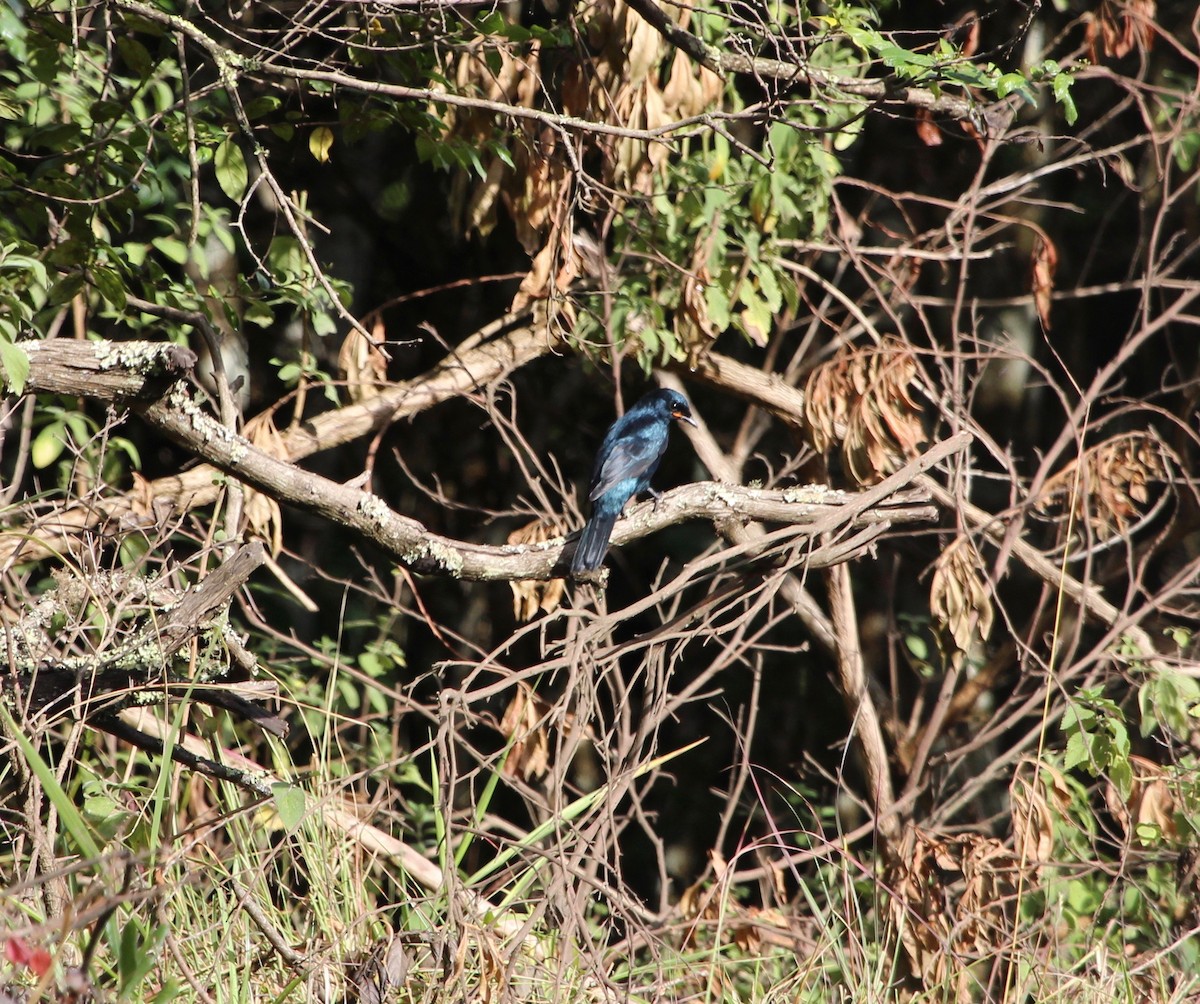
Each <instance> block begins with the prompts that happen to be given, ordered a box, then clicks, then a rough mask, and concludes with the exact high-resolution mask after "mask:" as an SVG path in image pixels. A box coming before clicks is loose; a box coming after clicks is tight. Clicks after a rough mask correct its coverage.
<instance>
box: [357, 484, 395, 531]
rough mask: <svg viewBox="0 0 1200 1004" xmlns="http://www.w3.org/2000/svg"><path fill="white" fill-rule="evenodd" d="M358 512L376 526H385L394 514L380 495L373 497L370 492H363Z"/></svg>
mask: <svg viewBox="0 0 1200 1004" xmlns="http://www.w3.org/2000/svg"><path fill="white" fill-rule="evenodd" d="M358 511H359V512H361V513H362V514H363V515H364V516H366V517H367V519H369V520H370V521H371V522H372V523H374V524H375V525H376V526H383V525H385V524H386V523H387V521H388V517H389V516H391V514H392V510H391V509H390V508H388V504H387V503H386V502H384V501H383V499H381V498H380V497H379V496H378V495H372V494H371V493H370V492H363V493H362V495H360V496H359V499H358Z"/></svg>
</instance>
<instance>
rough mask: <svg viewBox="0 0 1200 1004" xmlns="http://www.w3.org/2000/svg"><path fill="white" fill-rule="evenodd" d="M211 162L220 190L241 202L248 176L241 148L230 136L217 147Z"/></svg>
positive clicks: (235, 200)
mask: <svg viewBox="0 0 1200 1004" xmlns="http://www.w3.org/2000/svg"><path fill="white" fill-rule="evenodd" d="M213 164H214V166H215V167H216V169H217V184H218V185H220V186H221V191H222V192H224V193H225V194H226V195H228V196H229V197H230V198H231V199H232V200H233V201H234V202H241V201H242V196H243V195H245V194H246V184H247V182H248V181H249V179H250V176H249V173H248V172H247V170H246V158H245V157H244V156H243V155H242V148H241V147H240V146H238V145H237V143H235V142H234V140H233V138H232V137H230V138H229V139H227V140H225V142H224V143H222V144H221V145H220V146H219V147H217V152H216V154H215V155H214V156H213Z"/></svg>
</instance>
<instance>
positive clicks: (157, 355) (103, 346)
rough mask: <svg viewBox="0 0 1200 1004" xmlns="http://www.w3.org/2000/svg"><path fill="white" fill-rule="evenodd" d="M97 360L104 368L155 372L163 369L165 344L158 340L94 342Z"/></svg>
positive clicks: (144, 372)
mask: <svg viewBox="0 0 1200 1004" xmlns="http://www.w3.org/2000/svg"><path fill="white" fill-rule="evenodd" d="M93 344H94V345H95V347H96V348H95V352H96V362H97V363H99V365H100V368H101V369H102V370H115V369H122V370H129V371H131V372H133V373H142V374H146V373H153V372H156V371H157V370H160V369H162V364H163V349H164V348H165V346H164V345H162V344H160V343H158V342H110V341H101V342H94V343H93Z"/></svg>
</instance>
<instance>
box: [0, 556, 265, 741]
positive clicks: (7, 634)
mask: <svg viewBox="0 0 1200 1004" xmlns="http://www.w3.org/2000/svg"><path fill="white" fill-rule="evenodd" d="M265 557H266V551H265V549H264V548H263V545H262V544H261V543H260V542H259V541H253V542H251V543H249V544H246V545H244V546H243V547H241V548H239V549H238V550H237V551H236V552H235V553H234V554H233V556H232V557H231V558H229V560H227V561H226V562H224V563H223V564H221V565H219V566H218V567H217V568H215V569H214V570H213V571H211V572H210V573H209V574H208V575H207V576H205V577H204V578H203V579H202V580H201V581H200V582H197V583H196V584H195V585H193V586H192V587H191V588H190V589H188V590H186V591H185V592H184V593H183V594H182V595H181V596H178V597H176V596H174V595H170V594H167V595H164V596H157V595H155V594H147V595H146V596H145V597H144V598H142V599H141V602H142V603H143V604H144V606H145V613H144V615H143V616H141V617H140V618H139V620H140V621H141V622H142V624H143V626H142V627H141V628H140V629H139V630H137V631H136V632H135V633H133V634H132V635H130V636H129V637H127V638H125V639H122V640H119V641H115V642H113V643H112V644H109V645H107V646H105V647H104V648H103V649H102V650H101V651H98V652H96V653H90V654H87V655H64V654H61V653H60V652H59V651H58V643H59V639H58V637H57V635H58V633H60V632H55V631H54V630H53V627H52V625H53V624H54V623H55V618H56V617H62V616H64V614H66V613H67V612H68V611H70V610H73V609H75V608H77V607H80V606H81V604H80V599H81V597H80V596H76V597H75V598H74V599H72V598H71V596H70V593H71V591H72V588H73V587H78V589H77V590H75V591H78V592H81V593H82V594H83V595H82V598H84V599H86V598H88V597H95V596H98V595H100V594H102V593H104V592H108V591H111V590H112V589H119V590H121V591H122V592H123V593H124V591H125V589H126V588H132V587H133V585H134V584H135V583H140V584H141V585H142V586H144V582H143V581H142V580H140V579H136V578H135V577H132V576H129V577H124V578H123V579H122V580H121V581H116V580H117V576H119V575H120V573H116V575H114V576H112V578H113V580H114V581H113V582H111V583H109V587H110V589H100V588H98V587H97V585H96V583H95V582H92V581H80V580H70V581H66V582H64V583H62V584H60V586H59V587H58V588H56V589H54V590H52V591H50V592H49V593H47V594H45V595H44V596H43V597H42V598H41V599H40V600H39V602H38V603H36V604H34V605H33V606H31V607H30V608H29V610H28V611H27V612H26V614H25V616H24V617H22V618H21V620H20V621H19V622H18V623H16V624H13V625H10V626H7V627H6V628H5V629H4V630H3V631H2V632H0V661H3V662H4V664H6V665H7V666H8V667H9V669H10V674H11V675H10V676H9V680H10V681H11V682H10V683H9V684H8V690H7V693H6V694H5V696H6V697H7V698H8V699H9V701H10V703H13V704H15V705H16V706H17V708H18V709H19V710H20V712H21V715H22V717H23V718H25V719H28V718H34V717H38V716H40V715H46V716H50V717H56V716H60V715H63V714H66V713H67V712H68V711H70V713H71V714H72V715H73V716H74V717H76V718H80V719H83V718H87V717H89V716H92V715H96V714H99V713H102V712H112V711H113V710H114V709H115V708H118V707H121V706H123V705H125V704H128V703H130V702H134V701H137V700H139V699H141V698H139V696H138V695H144V694H145V693H146V692H147V691H153V692H154V693H155V696H156V697H159V696H161V695H162V694H163V693H165V688H166V686H167V684H168V682H169V670H170V667H171V663H172V661H173V659H174V657H175V655H176V653H177V652H179V650H180V649H182V648H183V646H184V645H185V644H187V643H188V642H189V641H191V640H192V639H193V638H195V637H196V636H197V635H199V634H200V632H201V631H204V630H207V629H209V628H213V627H215V628H216V629H217V630H220V627H219V622H220V621H221V619H222V618H223V616H224V614H225V611H226V609H227V607H228V604H229V601H230V599H231V598H232V597H233V595H234V593H236V592H237V591H238V590H239V589H241V587H242V586H243V585H245V583H246V580H247V579H248V578H249V577H250V575H251V573H252V572H253V571H254V570H255V569H256V568H258V567H259V565H261V564H262V563H263V561H264V560H265ZM64 590H66V593H65V594H64ZM120 599H121V600H125V599H126V597H125V596H124V595H122V596H121V597H120ZM164 604H165V605H164ZM206 668H207V669H209V670H211V669H212V666H211V665H208V666H207V667H206ZM211 681H212V678H211V677H210V678H208V679H205V678H200V679H198V680H197V681H196V682H197V683H198V684H201V685H203V684H207V683H211ZM180 685H181V686H186V685H187V683H186V681H185V682H183V683H181V684H180ZM213 693H214V694H215V695H216V697H215V699H214V701H213V703H217V704H221V705H222V706H224V707H228V708H231V710H234V711H236V712H239V713H249V714H248V717H252V718H256V719H258V720H260V724H263V726H264V727H265V728H267V730H268V731H273V732H276V733H277V734H278V730H279V726H280V724H281V723H278V720H277V719H275V718H273V717H272V716H269V715H267V714H266V713H265V712H261V709H257V708H254V706H253V705H251V704H249V702H246V701H244V700H241V699H239V698H238V697H237V695H235V694H232V693H221V691H220V690H219V689H217V688H213ZM206 699H207V698H206ZM252 708H254V711H253V712H252V711H251V709H252Z"/></svg>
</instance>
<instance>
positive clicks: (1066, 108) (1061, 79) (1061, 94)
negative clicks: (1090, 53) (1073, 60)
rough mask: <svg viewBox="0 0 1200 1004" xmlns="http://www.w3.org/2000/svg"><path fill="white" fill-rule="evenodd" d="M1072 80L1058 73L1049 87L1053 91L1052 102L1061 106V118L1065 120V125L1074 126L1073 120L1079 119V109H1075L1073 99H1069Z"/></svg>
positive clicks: (1067, 75)
mask: <svg viewBox="0 0 1200 1004" xmlns="http://www.w3.org/2000/svg"><path fill="white" fill-rule="evenodd" d="M1072 83H1074V79H1073V78H1072V77H1071V76H1070V75H1069V74H1066V73H1060V74H1058V75H1057V76H1056V77H1055V78H1054V83H1053V84H1052V85H1051V86H1052V87H1053V89H1054V100H1055V101H1057V102H1058V103H1059V104H1060V105H1062V110H1063V117H1064V118H1066V120H1067V125H1074V124H1075V120H1076V119H1078V118H1079V109H1078V108H1076V107H1075V99H1074V98H1073V97H1071V84H1072Z"/></svg>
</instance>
